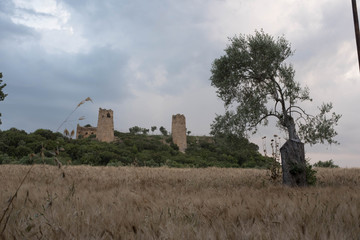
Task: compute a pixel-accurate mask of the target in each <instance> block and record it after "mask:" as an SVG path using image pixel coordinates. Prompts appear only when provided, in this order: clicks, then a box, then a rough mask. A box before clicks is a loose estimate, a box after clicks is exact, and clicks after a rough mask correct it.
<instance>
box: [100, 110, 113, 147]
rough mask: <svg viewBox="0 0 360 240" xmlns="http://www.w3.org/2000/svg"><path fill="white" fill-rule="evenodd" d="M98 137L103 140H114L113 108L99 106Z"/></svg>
mask: <svg viewBox="0 0 360 240" xmlns="http://www.w3.org/2000/svg"><path fill="white" fill-rule="evenodd" d="M96 139H98V140H99V141H102V142H112V141H114V139H115V138H114V118H113V111H112V110H111V109H109V110H107V109H102V108H99V118H98V124H97V133H96Z"/></svg>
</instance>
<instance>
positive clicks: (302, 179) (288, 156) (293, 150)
mask: <svg viewBox="0 0 360 240" xmlns="http://www.w3.org/2000/svg"><path fill="white" fill-rule="evenodd" d="M280 152H281V164H282V172H283V184H285V185H288V186H291V187H295V186H306V185H307V182H306V161H305V149H304V144H303V143H302V142H300V141H294V140H287V141H286V143H285V144H284V145H283V146H282V147H281V148H280Z"/></svg>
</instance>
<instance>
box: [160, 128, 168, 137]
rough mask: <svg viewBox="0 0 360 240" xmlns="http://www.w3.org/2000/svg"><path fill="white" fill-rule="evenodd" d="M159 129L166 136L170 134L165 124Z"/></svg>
mask: <svg viewBox="0 0 360 240" xmlns="http://www.w3.org/2000/svg"><path fill="white" fill-rule="evenodd" d="M159 130H160V132H161V133H162V135H164V136H167V135H168V131H167V130H166V129H165V128H164V127H163V126H161V127H160V128H159Z"/></svg>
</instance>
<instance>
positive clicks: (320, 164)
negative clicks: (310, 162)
mask: <svg viewBox="0 0 360 240" xmlns="http://www.w3.org/2000/svg"><path fill="white" fill-rule="evenodd" d="M314 167H321V168H338V167H339V166H338V165H336V164H334V161H333V160H332V159H330V160H328V161H324V162H323V161H318V162H317V163H315V164H314Z"/></svg>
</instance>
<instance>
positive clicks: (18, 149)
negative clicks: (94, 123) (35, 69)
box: [0, 128, 271, 168]
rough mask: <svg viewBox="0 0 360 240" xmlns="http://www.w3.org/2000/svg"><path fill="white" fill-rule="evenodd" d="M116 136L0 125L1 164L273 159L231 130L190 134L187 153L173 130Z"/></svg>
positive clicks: (236, 163)
mask: <svg viewBox="0 0 360 240" xmlns="http://www.w3.org/2000/svg"><path fill="white" fill-rule="evenodd" d="M115 136H116V139H117V140H116V141H115V142H113V143H105V142H99V141H97V140H96V139H95V136H91V137H90V138H86V139H78V140H76V139H71V138H68V137H66V136H64V135H62V134H61V133H53V132H52V131H50V130H44V129H38V130H36V131H35V132H33V133H26V132H25V131H23V130H18V129H15V128H12V129H9V130H7V131H0V164H1V163H2V164H9V163H12V164H33V163H38V164H39V163H47V164H58V163H61V164H70V165H79V164H88V165H96V166H129V165H133V166H149V167H159V166H169V167H235V168H236V167H245V168H246V167H251V168H254V167H256V168H267V167H268V166H269V164H270V162H271V159H270V158H267V157H264V156H262V155H261V154H260V153H259V152H258V149H259V148H258V146H257V145H255V144H253V143H250V142H249V141H248V140H247V139H245V138H237V137H235V136H230V137H226V138H225V137H224V138H216V139H213V138H211V137H206V136H203V137H201V136H188V137H187V138H188V139H187V142H188V148H187V150H186V153H181V152H179V150H178V147H177V146H176V145H174V144H173V143H172V139H171V136H163V135H148V134H135V133H121V132H118V131H115Z"/></svg>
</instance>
